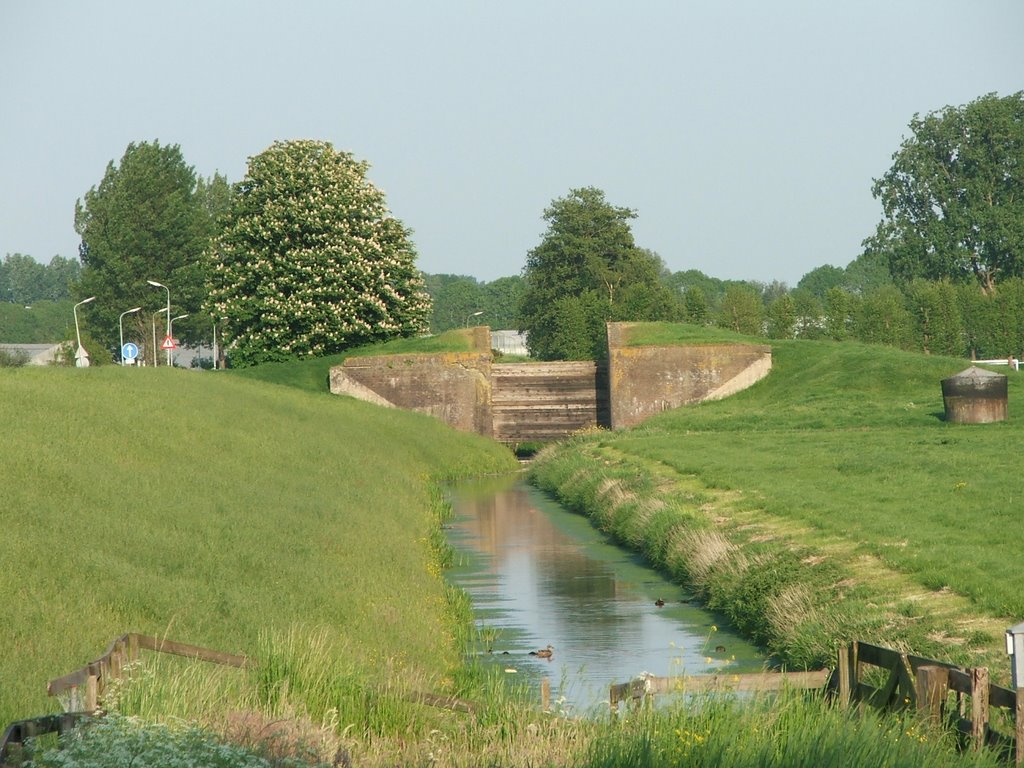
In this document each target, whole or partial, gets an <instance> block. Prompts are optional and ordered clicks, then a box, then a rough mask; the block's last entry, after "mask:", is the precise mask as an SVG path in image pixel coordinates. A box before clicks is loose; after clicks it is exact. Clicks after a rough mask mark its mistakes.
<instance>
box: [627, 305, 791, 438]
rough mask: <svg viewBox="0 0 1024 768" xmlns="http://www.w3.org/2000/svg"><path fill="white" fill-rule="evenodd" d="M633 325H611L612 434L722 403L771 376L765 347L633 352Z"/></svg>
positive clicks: (718, 346) (713, 346)
mask: <svg viewBox="0 0 1024 768" xmlns="http://www.w3.org/2000/svg"><path fill="white" fill-rule="evenodd" d="M629 325H630V324H629V323H610V324H609V326H608V387H609V398H608V399H609V402H610V404H611V426H612V428H613V429H622V428H625V427H631V426H634V425H636V424H639V423H640V422H642V421H644V420H645V419H647V418H649V417H651V416H653V415H655V414H657V413H661V412H662V411H667V410H671V409H673V408H678V407H680V406H682V405H688V404H691V403H699V402H703V401H705V400H718V399H721V398H723V397H727V396H729V395H731V394H734V393H736V392H739V391H740V390H743V389H746V388H747V387H749V386H750V385H751V384H753V383H755V382H757V381H759V380H761V379H763V378H764V377H765V376H767V375H768V372H769V371H770V370H771V366H772V353H771V347H769V346H768V345H766V344H706V345H689V346H649V347H629V346H624V345H623V339H624V335H625V331H626V330H628V327H629Z"/></svg>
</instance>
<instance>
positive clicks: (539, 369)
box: [491, 362, 608, 443]
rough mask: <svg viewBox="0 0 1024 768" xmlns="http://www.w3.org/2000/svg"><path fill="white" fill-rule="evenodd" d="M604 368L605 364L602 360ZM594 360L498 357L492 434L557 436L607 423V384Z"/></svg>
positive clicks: (511, 438)
mask: <svg viewBox="0 0 1024 768" xmlns="http://www.w3.org/2000/svg"><path fill="white" fill-rule="evenodd" d="M602 368H603V366H602ZM602 379H603V377H602V378H600V379H599V368H598V366H597V365H596V364H595V363H593V362H551V363H501V364H496V365H494V366H493V367H492V368H491V414H492V424H493V432H492V437H493V438H494V439H495V440H499V441H501V442H504V443H523V442H547V441H550V440H559V439H561V438H563V437H565V436H566V435H568V434H570V433H572V432H575V431H576V430H578V429H584V428H586V427H593V426H595V425H597V424H603V425H604V426H608V419H607V417H605V418H602V416H603V414H604V413H605V412H606V411H607V400H608V398H607V395H606V393H607V387H604V386H602V385H601V383H599V382H601V381H602Z"/></svg>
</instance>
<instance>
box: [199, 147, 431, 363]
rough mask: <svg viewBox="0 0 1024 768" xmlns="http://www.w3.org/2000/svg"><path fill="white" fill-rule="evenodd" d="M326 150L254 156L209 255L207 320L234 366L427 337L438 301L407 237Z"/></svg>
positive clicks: (358, 176)
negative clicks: (432, 301)
mask: <svg viewBox="0 0 1024 768" xmlns="http://www.w3.org/2000/svg"><path fill="white" fill-rule="evenodd" d="M368 167H369V166H368V164H367V163H365V162H361V161H357V160H355V159H354V158H353V156H352V155H350V154H348V153H346V152H338V151H336V150H335V149H334V148H333V147H332V146H331V144H329V143H327V142H321V141H286V142H275V143H274V144H273V145H272V146H271V147H270V148H268V149H266V150H264V151H263V152H262V153H260V154H259V155H256V156H255V157H252V158H250V160H249V168H248V171H247V173H246V176H245V179H244V180H243V181H242V182H241V183H240V184H238V186H237V189H236V196H235V198H234V201H233V203H232V206H231V209H230V212H229V213H228V214H227V216H226V217H225V218H224V219H223V222H224V223H223V229H222V231H221V232H220V234H219V235H218V236H217V237H216V239H215V240H214V242H213V245H212V247H211V252H210V260H211V266H210V278H209V283H208V288H209V301H208V310H209V311H210V312H211V313H212V314H213V315H214V316H215V317H216V319H217V323H218V326H219V327H221V328H223V329H224V334H225V336H224V337H225V340H226V342H227V343H228V344H229V345H230V356H231V362H232V365H234V366H237V367H243V366H248V365H254V364H256V363H262V362H272V361H283V360H288V359H292V358H299V357H304V356H320V355H330V354H334V353H337V352H341V351H342V350H345V349H348V348H350V347H355V346H359V345H362V344H370V343H374V342H379V341H386V340H387V339H391V338H396V337H403V336H413V335H415V334H418V333H421V332H422V331H424V330H425V328H426V325H427V320H428V317H429V312H430V299H429V296H427V294H426V293H424V291H423V281H422V278H421V275H420V273H419V271H418V270H417V269H416V267H415V257H416V254H415V250H414V248H413V244H412V242H411V240H410V239H409V234H410V233H409V230H408V229H407V228H406V227H405V226H404V225H403V224H402V223H401V222H400V221H398V220H397V219H395V218H394V217H393V216H391V214H390V212H389V211H388V209H387V206H386V204H385V200H384V194H383V193H382V192H381V191H380V190H379V189H377V188H376V187H375V186H373V184H371V183H370V182H369V180H368V179H367V178H366V172H367V169H368Z"/></svg>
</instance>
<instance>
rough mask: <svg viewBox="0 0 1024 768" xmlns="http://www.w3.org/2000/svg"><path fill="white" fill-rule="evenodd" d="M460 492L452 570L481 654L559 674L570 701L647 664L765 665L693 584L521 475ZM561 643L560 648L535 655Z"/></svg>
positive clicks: (677, 669)
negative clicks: (468, 604) (688, 588)
mask: <svg viewBox="0 0 1024 768" xmlns="http://www.w3.org/2000/svg"><path fill="white" fill-rule="evenodd" d="M452 503H453V506H454V512H455V515H454V518H453V520H452V521H451V523H450V525H449V530H448V535H449V541H450V543H451V544H452V546H453V547H454V549H455V551H456V566H455V567H454V568H453V569H452V570H451V571H450V572H449V577H450V579H451V580H452V582H453V583H455V584H456V585H458V586H459V587H461V588H462V589H464V590H465V591H466V592H467V593H468V594H469V596H470V598H471V600H472V602H473V606H474V610H475V614H476V619H477V625H478V627H479V629H480V634H481V638H482V645H483V646H486V647H481V648H480V651H479V652H480V658H481V660H482V661H483V662H484V663H487V664H497V665H500V666H501V668H502V669H503V670H504V671H505V673H506V674H509V675H517V676H518V677H519V678H526V679H527V680H529V681H531V682H532V683H534V684H539V681H540V680H541V679H542V678H543V677H547V678H549V680H550V683H551V691H552V699H553V700H554V701H556V702H557V703H558V704H559V705H560V706H562V707H563V708H566V709H570V710H574V711H581V710H586V709H590V708H592V707H594V706H595V705H598V704H600V703H601V702H607V700H608V687H609V685H610V684H612V683H623V682H626V681H628V680H629V679H631V678H633V677H635V676H636V675H638V674H641V673H643V672H647V673H650V674H653V675H659V676H667V675H682V674H706V673H710V672H716V671H722V670H729V671H735V672H752V671H757V670H760V669H761V668H762V666H763V663H764V659H763V657H762V656H761V655H760V654H759V653H758V651H757V649H756V648H754V647H753V646H752V645H751V644H750V643H748V642H746V641H744V640H742V639H741V638H739V637H738V636H737V635H735V634H734V633H733V632H730V631H729V630H728V628H726V627H724V626H722V623H721V619H720V618H718V617H716V616H714V615H712V614H710V613H708V612H706V611H704V610H702V609H701V608H700V607H699V606H697V605H696V604H695V603H694V602H693V601H692V600H691V595H689V594H687V593H686V592H685V591H684V590H682V589H681V588H680V587H679V586H677V585H675V584H673V583H672V582H670V581H668V580H667V579H665V578H664V577H663V576H661V575H660V574H659V573H657V572H656V571H653V570H651V569H650V568H648V567H647V566H646V565H645V564H644V563H643V560H642V558H640V557H639V556H638V555H636V554H635V553H632V552H629V551H627V550H625V549H622V548H620V547H617V546H615V545H614V544H612V543H611V542H610V540H609V539H608V538H607V537H606V536H605V535H604V534H602V533H601V532H600V531H598V530H597V529H595V528H594V527H593V526H591V525H590V522H589V521H588V520H587V519H586V518H585V517H583V516H581V515H577V514H574V513H572V512H569V511H567V510H565V509H563V508H562V507H560V506H559V505H558V504H557V503H555V502H554V501H553V500H551V499H550V498H549V497H547V496H546V495H545V494H543V493H541V492H540V491H538V490H536V489H535V488H531V487H530V486H528V485H526V484H525V483H524V482H522V480H521V479H517V478H508V479H504V480H501V481H487V482H476V483H469V484H465V485H461V486H459V487H457V488H455V489H453V491H452ZM662 603H663V605H662ZM549 645H550V646H552V647H553V651H552V653H551V657H550V658H540V657H537V656H532V655H530V651H536V650H538V649H544V648H547V646H549Z"/></svg>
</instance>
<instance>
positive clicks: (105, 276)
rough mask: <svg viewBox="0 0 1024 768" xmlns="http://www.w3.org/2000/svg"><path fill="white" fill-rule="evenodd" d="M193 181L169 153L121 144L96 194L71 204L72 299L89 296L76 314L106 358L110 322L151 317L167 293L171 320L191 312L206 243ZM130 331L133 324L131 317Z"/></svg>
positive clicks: (168, 148) (114, 328) (113, 343)
mask: <svg viewBox="0 0 1024 768" xmlns="http://www.w3.org/2000/svg"><path fill="white" fill-rule="evenodd" d="M196 186H197V179H196V174H195V171H194V170H193V168H192V167H191V166H190V165H187V164H186V163H185V160H184V158H183V157H182V154H181V150H180V149H179V147H178V146H177V145H163V146H161V145H160V143H159V142H157V141H154V142H152V143H149V142H142V143H139V144H135V143H132V144H129V145H128V148H127V149H126V150H125V153H124V156H123V157H122V158H121V162H120V163H119V164H118V165H115V164H114V163H113V162H111V163H110V164H108V165H107V170H106V173H105V174H104V176H103V180H102V181H101V182H100V184H99V186H97V187H93V188H92V189H90V190H89V191H88V192H86V193H85V197H84V199H83V200H79V201H78V202H77V203H76V204H75V231H76V232H77V233H78V234H79V235H80V236H81V238H82V242H81V245H80V246H79V255H80V257H81V260H82V276H81V280H80V282H79V284H78V286H77V289H76V291H75V293H76V296H77V298H84V297H87V296H96V297H97V300H96V301H95V302H94V303H92V304H90V305H88V307H84V308H83V311H84V312H86V313H88V314H89V316H90V317H91V319H92V322H91V327H92V331H93V334H94V335H95V336H96V337H97V339H98V340H99V341H100V342H102V343H103V344H104V346H106V347H108V348H109V349H111V350H114V349H116V347H117V342H118V317H119V315H120V313H121V312H124V311H125V310H127V309H130V308H132V307H134V306H139V305H141V306H143V307H145V308H146V309H147V310H157V309H159V308H161V307H164V306H165V305H166V301H165V294H164V293H163V292H161V291H159V290H157V289H155V288H153V287H151V286H149V285H147V283H146V281H147V280H154V281H156V282H159V283H161V284H163V285H166V286H167V287H168V288H169V289H170V292H171V299H172V302H173V306H172V308H171V311H172V312H178V313H179V314H182V313H195V312H197V311H198V310H199V304H198V300H199V292H198V286H194V285H191V284H190V283H189V282H187V279H186V277H187V276H188V275H191V274H192V271H191V270H190V269H189V268H190V267H193V266H194V265H196V264H197V263H198V262H200V261H201V259H202V254H203V251H204V249H205V248H206V246H207V244H208V242H209V235H210V227H209V217H208V215H207V214H206V213H205V211H204V209H203V207H202V206H201V204H200V200H199V199H198V197H197V195H196ZM135 318H136V320H135V322H136V323H139V322H141V316H140V315H136V316H135Z"/></svg>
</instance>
